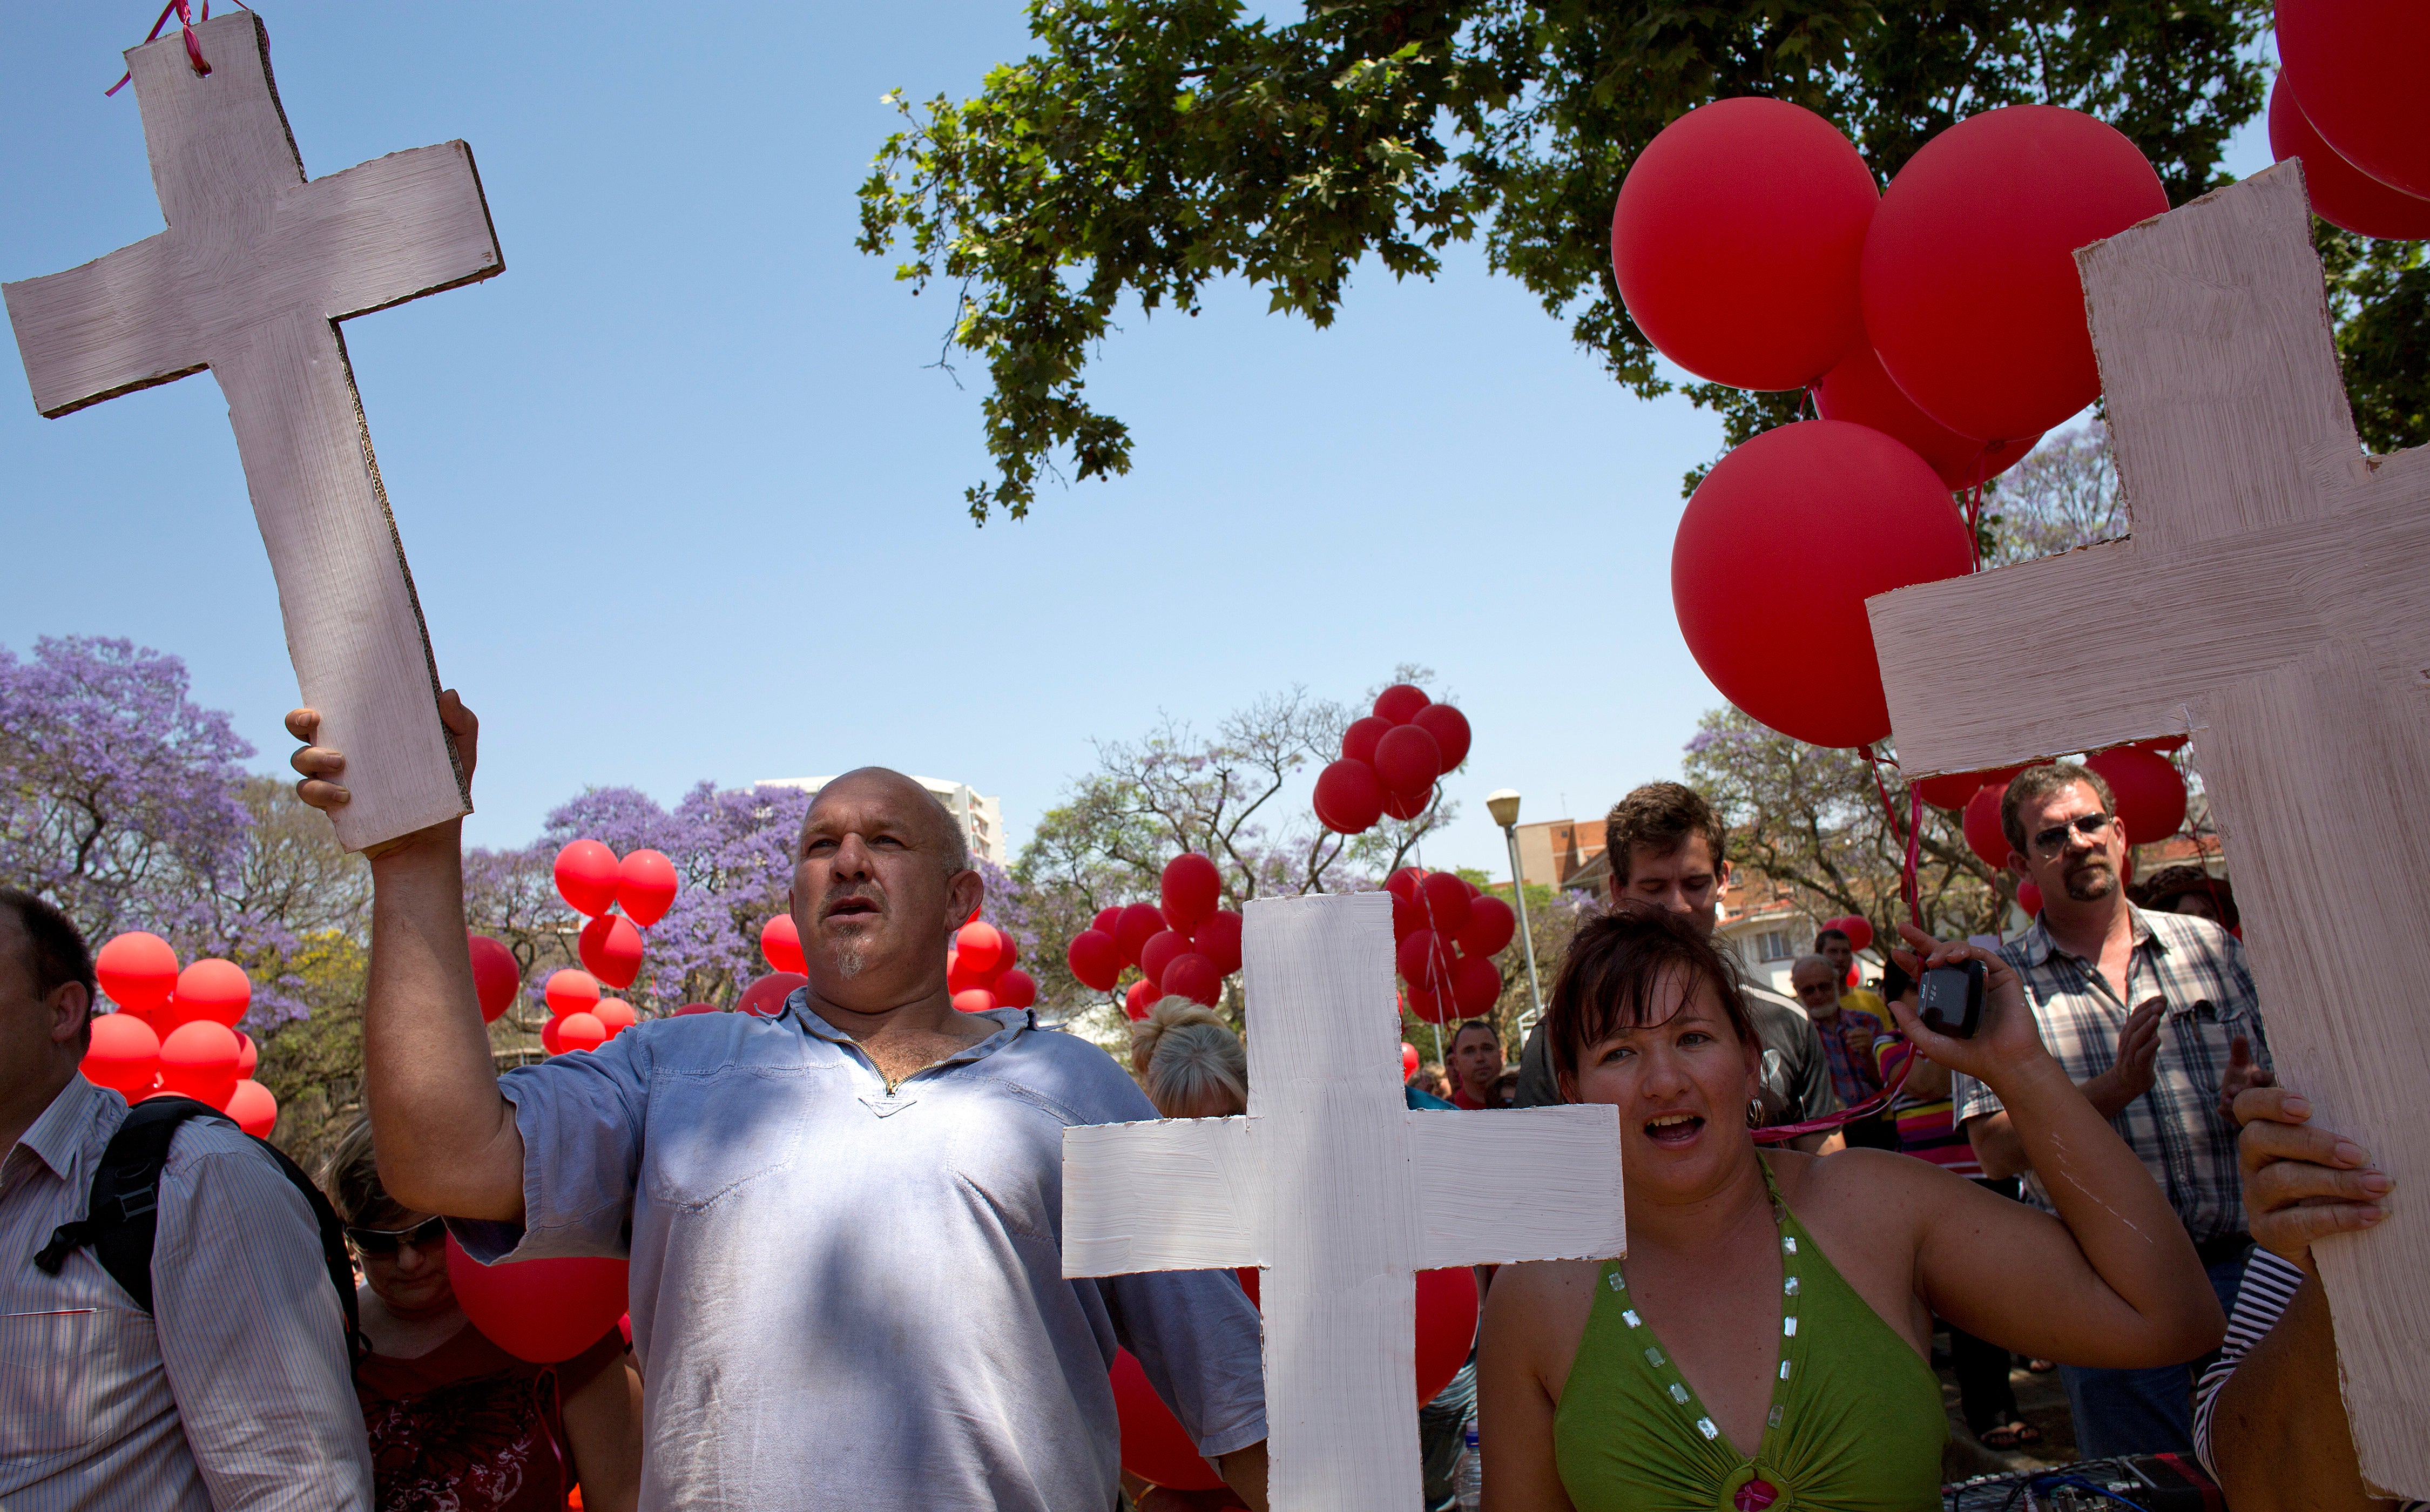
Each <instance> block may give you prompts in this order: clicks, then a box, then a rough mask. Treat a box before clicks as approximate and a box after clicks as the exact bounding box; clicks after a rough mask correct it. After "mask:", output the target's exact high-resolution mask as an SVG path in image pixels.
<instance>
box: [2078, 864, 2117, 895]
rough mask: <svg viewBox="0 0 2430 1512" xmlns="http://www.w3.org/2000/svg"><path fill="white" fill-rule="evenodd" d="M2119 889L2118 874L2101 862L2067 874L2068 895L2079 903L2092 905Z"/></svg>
mask: <svg viewBox="0 0 2430 1512" xmlns="http://www.w3.org/2000/svg"><path fill="white" fill-rule="evenodd" d="M2117 887H2118V873H2116V872H2112V871H2110V870H2109V868H2108V867H2107V866H2106V865H2105V864H2104V863H2101V862H2094V863H2093V864H2092V865H2089V866H2080V867H2077V868H2076V869H2075V870H2074V871H2072V872H2069V873H2068V874H2067V895H2068V896H2069V897H2071V898H2072V899H2074V900H2075V901H2076V902H2078V903H2092V902H2095V901H2097V900H2099V899H2102V898H2105V897H2107V896H2109V894H2110V893H2111V892H2113V891H2115V890H2116V889H2117Z"/></svg>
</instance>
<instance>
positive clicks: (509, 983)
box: [464, 929, 524, 1023]
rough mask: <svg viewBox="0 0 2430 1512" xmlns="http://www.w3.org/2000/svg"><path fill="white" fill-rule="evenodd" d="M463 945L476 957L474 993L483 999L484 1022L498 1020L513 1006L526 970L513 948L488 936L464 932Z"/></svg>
mask: <svg viewBox="0 0 2430 1512" xmlns="http://www.w3.org/2000/svg"><path fill="white" fill-rule="evenodd" d="M464 948H465V950H466V951H467V952H469V953H470V954H471V955H472V957H473V996H474V998H476V999H478V1000H479V1002H480V1005H481V1022H483V1023H495V1022H498V1020H499V1018H500V1017H502V1016H503V1015H504V1014H505V1013H506V1011H507V1009H508V1008H509V1007H511V1006H513V1005H514V1001H515V993H516V991H517V990H518V989H521V988H522V986H523V985H524V969H523V967H522V966H521V965H519V964H518V963H517V962H516V960H515V953H514V952H513V951H510V950H508V949H507V947H506V946H505V945H503V944H501V943H500V942H499V941H497V940H494V939H491V938H490V937H489V936H487V935H476V934H474V933H473V932H472V931H471V930H469V929H468V930H466V931H464Z"/></svg>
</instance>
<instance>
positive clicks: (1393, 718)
mask: <svg viewBox="0 0 2430 1512" xmlns="http://www.w3.org/2000/svg"><path fill="white" fill-rule="evenodd" d="M1432 702H1434V701H1433V700H1432V699H1430V698H1428V697H1426V694H1425V690H1423V689H1422V688H1413V687H1411V686H1410V685H1409V684H1407V683H1394V684H1393V685H1392V686H1391V687H1390V688H1387V689H1385V690H1383V691H1382V692H1380V693H1377V694H1376V695H1375V717H1376V718H1377V719H1379V720H1390V722H1391V723H1395V724H1406V723H1409V722H1410V721H1411V720H1413V719H1416V718H1417V717H1418V710H1420V709H1422V708H1423V707H1425V706H1427V705H1428V704H1430V703H1432Z"/></svg>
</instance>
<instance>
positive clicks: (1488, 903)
mask: <svg viewBox="0 0 2430 1512" xmlns="http://www.w3.org/2000/svg"><path fill="white" fill-rule="evenodd" d="M1518 932H1519V916H1518V915H1517V914H1515V913H1512V912H1511V911H1510V906H1509V905H1508V904H1506V903H1504V902H1503V901H1502V900H1501V899H1499V898H1497V897H1495V896H1493V895H1492V894H1491V893H1490V892H1489V893H1486V894H1484V895H1482V896H1480V897H1475V898H1471V899H1470V900H1469V902H1468V922H1467V923H1465V924H1462V925H1461V926H1460V928H1459V948H1460V949H1461V950H1462V951H1463V952H1465V953H1467V954H1468V955H1501V954H1502V953H1503V952H1504V951H1505V950H1507V949H1508V948H1509V946H1510V937H1511V936H1513V935H1515V934H1517V933H1518Z"/></svg>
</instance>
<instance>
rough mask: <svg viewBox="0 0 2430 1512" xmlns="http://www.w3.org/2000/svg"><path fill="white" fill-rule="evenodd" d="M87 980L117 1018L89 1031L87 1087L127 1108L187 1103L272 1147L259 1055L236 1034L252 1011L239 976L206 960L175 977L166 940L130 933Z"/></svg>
mask: <svg viewBox="0 0 2430 1512" xmlns="http://www.w3.org/2000/svg"><path fill="white" fill-rule="evenodd" d="M93 970H94V973H95V974H96V975H98V976H99V977H100V979H101V989H102V990H103V991H104V992H106V993H108V995H109V1000H110V1001H111V1002H113V1003H115V1004H117V1005H118V1011H117V1012H115V1013H108V1014H104V1015H102V1016H101V1017H99V1018H97V1019H95V1020H93V1021H92V1044H91V1045H90V1046H88V1047H87V1048H86V1050H85V1053H84V1059H83V1061H82V1062H81V1063H80V1069H81V1070H82V1071H83V1072H84V1077H85V1080H87V1081H89V1082H91V1083H92V1084H93V1085H94V1086H95V1087H107V1088H109V1089H110V1090H112V1091H114V1092H117V1093H119V1094H120V1095H122V1096H124V1097H125V1099H126V1100H127V1101H128V1102H130V1103H140V1102H141V1101H143V1100H144V1099H145V1098H147V1097H191V1098H192V1099H193V1100H194V1101H196V1102H198V1103H206V1104H208V1105H210V1106H212V1107H215V1108H218V1109H219V1110H220V1111H221V1112H223V1113H225V1114H226V1115H227V1116H228V1117H229V1118H232V1119H234V1120H236V1122H237V1124H238V1126H239V1127H241V1128H242V1129H243V1130H244V1132H245V1133H247V1134H254V1135H260V1136H262V1137H263V1138H268V1137H269V1134H270V1131H271V1130H272V1129H273V1128H275V1127H276V1126H277V1123H278V1100H277V1099H276V1098H275V1097H273V1096H271V1095H270V1088H266V1087H264V1086H262V1085H261V1084H260V1083H259V1082H257V1081H255V1080H254V1079H253V1072H254V1069H255V1068H256V1067H257V1066H258V1065H259V1064H260V1061H261V1054H260V1052H259V1051H258V1050H256V1049H255V1048H254V1043H253V1038H252V1037H251V1036H250V1035H245V1034H241V1033H240V1032H238V1030H237V1027H236V1025H237V1021H238V1020H240V1019H242V1018H243V1017H244V1010H245V1009H246V1008H247V1007H249V1006H251V1005H252V1003H253V984H252V982H250V981H248V980H247V979H246V977H245V974H244V969H243V968H242V967H241V966H238V965H237V964H236V963H235V962H234V961H226V960H222V959H220V958H219V957H217V956H205V957H204V958H203V959H201V960H198V961H196V962H194V963H193V964H192V965H191V966H189V967H187V968H186V969H185V970H183V971H179V970H178V969H177V953H176V952H175V950H172V949H171V948H170V946H169V942H168V941H167V940H165V939H161V938H160V937H159V936H158V935H153V934H147V933H145V932H143V931H141V930H134V931H130V932H129V933H126V934H123V935H119V936H117V937H115V938H113V939H110V940H109V941H108V943H107V944H105V945H103V946H102V947H101V952H100V954H99V955H95V956H94V957H93Z"/></svg>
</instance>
